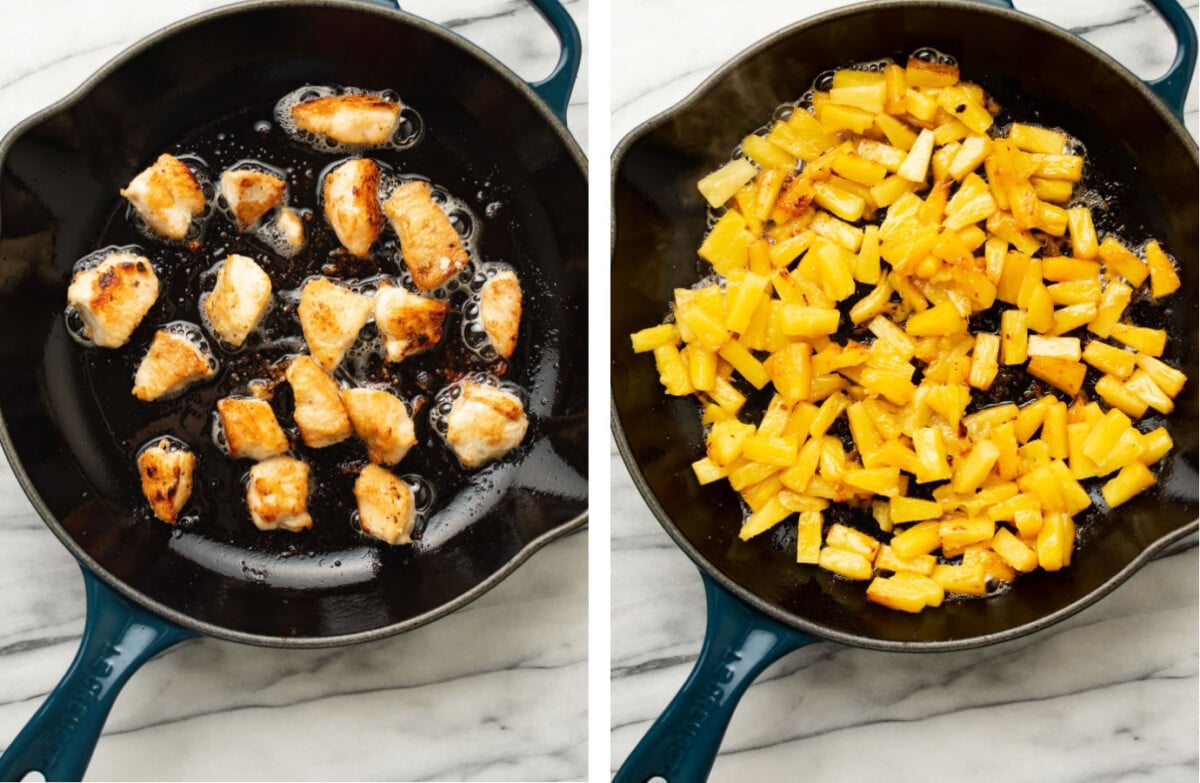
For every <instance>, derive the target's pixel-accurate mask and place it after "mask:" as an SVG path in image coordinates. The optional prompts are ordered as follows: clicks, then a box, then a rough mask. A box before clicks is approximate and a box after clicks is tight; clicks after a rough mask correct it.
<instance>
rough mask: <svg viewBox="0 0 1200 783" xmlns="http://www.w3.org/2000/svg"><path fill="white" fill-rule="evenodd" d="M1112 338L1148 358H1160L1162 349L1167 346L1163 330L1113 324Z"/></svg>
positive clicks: (1165, 334)
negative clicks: (1148, 356) (1146, 355)
mask: <svg viewBox="0 0 1200 783" xmlns="http://www.w3.org/2000/svg"><path fill="white" fill-rule="evenodd" d="M1112 337H1113V339H1115V340H1117V341H1118V342H1122V343H1125V344H1126V345H1128V346H1129V347H1130V348H1133V349H1134V350H1135V351H1141V352H1142V353H1145V354H1149V355H1150V356H1162V352H1163V349H1164V348H1166V346H1167V333H1166V331H1165V330H1163V329H1150V328H1148V327H1145V326H1133V325H1131V324H1115V325H1113V328H1112Z"/></svg>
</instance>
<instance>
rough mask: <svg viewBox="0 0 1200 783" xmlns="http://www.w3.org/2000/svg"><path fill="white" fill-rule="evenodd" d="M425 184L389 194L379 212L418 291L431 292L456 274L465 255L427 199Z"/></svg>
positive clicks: (440, 213)
mask: <svg viewBox="0 0 1200 783" xmlns="http://www.w3.org/2000/svg"><path fill="white" fill-rule="evenodd" d="M431 191H432V189H431V187H430V185H429V183H428V182H424V181H422V180H414V181H412V182H406V183H404V184H403V185H401V186H399V187H398V188H396V189H395V190H393V191H392V194H391V195H390V196H388V199H387V201H385V202H384V203H383V211H384V213H385V214H387V216H388V219H389V220H391V222H392V228H394V229H395V231H396V236H398V237H399V238H400V247H401V249H402V250H403V251H404V263H405V265H407V266H408V271H409V272H411V273H412V276H413V281H414V282H415V283H416V284H417V288H420V289H421V290H422V291H432V290H433V289H435V288H437V287H438V286H440V285H441V284H442V283H445V282H446V281H447V280H449V279H450V278H452V277H454V276H455V275H456V274H458V273H459V272H460V271H461V270H462V268H463V267H464V266H466V265H467V261H468V260H469V256H468V255H467V251H466V249H465V248H463V244H462V238H461V237H459V235H458V232H457V231H455V230H454V226H453V224H451V223H450V218H448V217H446V213H445V212H443V211H442V208H441V207H439V206H438V205H437V203H436V202H434V200H433V199H432V198H431V197H430V193H431Z"/></svg>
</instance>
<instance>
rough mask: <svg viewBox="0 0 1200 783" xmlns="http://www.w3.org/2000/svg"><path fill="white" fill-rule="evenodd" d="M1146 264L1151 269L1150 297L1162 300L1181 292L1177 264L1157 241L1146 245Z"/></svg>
mask: <svg viewBox="0 0 1200 783" xmlns="http://www.w3.org/2000/svg"><path fill="white" fill-rule="evenodd" d="M1146 264H1147V266H1149V267H1150V295H1151V296H1153V297H1154V298H1155V299H1161V298H1162V297H1164V296H1167V295H1168V294H1173V293H1175V292H1176V291H1178V290H1179V286H1180V285H1182V283H1180V282H1179V273H1178V272H1176V271H1175V262H1174V261H1172V260H1171V257H1170V256H1168V255H1167V254H1166V253H1165V252H1163V249H1162V246H1160V245H1159V244H1158V241H1157V240H1152V241H1150V242H1149V243H1147V245H1146Z"/></svg>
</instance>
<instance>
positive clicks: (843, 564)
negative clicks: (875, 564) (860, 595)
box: [817, 546, 873, 581]
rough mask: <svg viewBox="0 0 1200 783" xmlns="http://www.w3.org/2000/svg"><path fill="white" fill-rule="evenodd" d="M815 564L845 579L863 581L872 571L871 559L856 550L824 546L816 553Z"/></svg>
mask: <svg viewBox="0 0 1200 783" xmlns="http://www.w3.org/2000/svg"><path fill="white" fill-rule="evenodd" d="M817 565H819V566H820V567H821V568H824V569H825V570H826V571H832V572H833V573H835V574H838V575H840V576H844V577H846V578H847V579H854V580H856V581H863V580H867V579H870V578H871V574H872V573H873V571H872V568H871V561H870V560H869V559H868V558H866V557H864V556H863V555H861V554H859V553H858V552H849V551H847V550H845V549H838V548H837V547H830V546H826V547H823V548H822V549H821V551H820V553H819V554H818V555H817Z"/></svg>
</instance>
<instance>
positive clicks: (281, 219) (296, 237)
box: [275, 207, 304, 249]
mask: <svg viewBox="0 0 1200 783" xmlns="http://www.w3.org/2000/svg"><path fill="white" fill-rule="evenodd" d="M275 227H276V228H278V229H279V233H280V234H282V235H283V239H284V241H285V242H287V243H288V245H290V246H291V247H292V248H296V249H299V248H302V247H304V221H303V220H302V219H301V218H300V216H299V215H298V214H296V210H294V209H289V208H288V207H284V208H283V209H281V210H279V215H278V217H276V218H275Z"/></svg>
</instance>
